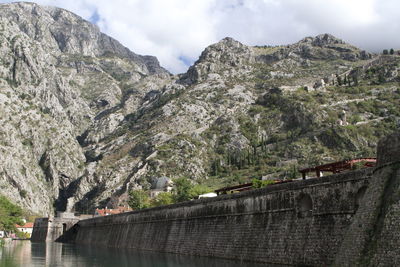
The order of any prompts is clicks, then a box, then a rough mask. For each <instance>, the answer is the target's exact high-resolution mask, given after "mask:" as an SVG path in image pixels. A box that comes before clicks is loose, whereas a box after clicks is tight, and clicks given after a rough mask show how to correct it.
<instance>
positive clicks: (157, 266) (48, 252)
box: [0, 241, 270, 267]
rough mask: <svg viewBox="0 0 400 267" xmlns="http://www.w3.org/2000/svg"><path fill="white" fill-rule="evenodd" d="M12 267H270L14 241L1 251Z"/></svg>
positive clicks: (3, 265) (0, 263)
mask: <svg viewBox="0 0 400 267" xmlns="http://www.w3.org/2000/svg"><path fill="white" fill-rule="evenodd" d="M13 266H51V267H56V266H63V267H64V266H65V267H81V266H92V267H95V266H96V267H97V266H99V267H100V266H101V267H103V266H109V267H119V266H130V267H131V266H132V267H191V266H194V267H238V266H245V267H250V266H254V267H265V266H267V265H262V264H257V263H248V262H246V263H244V262H242V263H240V262H237V261H231V260H223V259H214V258H206V257H191V256H181V255H175V254H167V253H153V252H139V251H136V250H126V249H106V248H97V247H89V246H75V245H71V244H62V243H53V242H48V243H31V242H30V241H12V242H10V243H8V244H6V245H5V246H4V247H2V248H1V247H0V267H13ZM269 266H270V265H269Z"/></svg>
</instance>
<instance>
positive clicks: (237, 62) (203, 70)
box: [184, 37, 252, 83]
mask: <svg viewBox="0 0 400 267" xmlns="http://www.w3.org/2000/svg"><path fill="white" fill-rule="evenodd" d="M251 60H252V50H251V49H250V48H249V47H248V46H246V45H244V44H242V43H240V42H239V41H236V40H235V39H233V38H231V37H225V38H224V39H222V40H221V41H219V42H218V43H215V44H212V45H210V46H209V47H207V48H206V49H205V50H204V51H203V52H202V53H201V55H200V57H199V59H198V60H197V61H196V62H195V64H194V65H193V66H192V67H190V69H189V71H188V73H187V75H185V76H184V78H185V79H187V80H189V82H192V83H193V82H199V81H201V80H204V79H206V77H207V76H208V74H210V73H221V72H223V71H224V70H226V69H231V70H233V69H235V68H238V67H241V66H243V64H245V63H248V62H249V61H251Z"/></svg>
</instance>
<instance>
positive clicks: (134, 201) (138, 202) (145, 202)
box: [128, 189, 150, 210]
mask: <svg viewBox="0 0 400 267" xmlns="http://www.w3.org/2000/svg"><path fill="white" fill-rule="evenodd" d="M128 205H129V207H131V208H132V209H134V210H140V209H145V208H148V207H149V206H150V197H149V194H148V193H147V192H146V191H144V190H141V189H137V190H131V191H130V192H129V200H128Z"/></svg>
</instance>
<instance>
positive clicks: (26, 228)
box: [15, 222, 33, 237]
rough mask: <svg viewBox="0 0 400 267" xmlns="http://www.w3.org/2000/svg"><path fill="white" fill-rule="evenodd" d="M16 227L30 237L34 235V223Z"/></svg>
mask: <svg viewBox="0 0 400 267" xmlns="http://www.w3.org/2000/svg"><path fill="white" fill-rule="evenodd" d="M15 227H16V228H17V229H18V231H20V232H23V233H27V234H29V237H30V236H31V235H32V232H33V222H27V223H25V224H24V225H19V224H16V225H15Z"/></svg>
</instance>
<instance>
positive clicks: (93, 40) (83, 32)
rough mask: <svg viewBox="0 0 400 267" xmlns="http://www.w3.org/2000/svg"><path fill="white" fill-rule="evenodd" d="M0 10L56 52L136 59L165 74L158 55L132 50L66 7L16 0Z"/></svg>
mask: <svg viewBox="0 0 400 267" xmlns="http://www.w3.org/2000/svg"><path fill="white" fill-rule="evenodd" d="M0 13H1V15H2V18H3V19H7V20H8V21H10V22H11V23H15V24H16V27H18V28H19V30H20V31H21V32H23V33H24V34H26V35H27V36H28V37H29V38H30V39H31V40H34V41H37V42H40V43H41V45H43V46H45V47H47V49H50V50H53V51H55V52H61V53H68V54H79V55H82V56H102V55H107V54H114V55H117V56H119V57H124V58H129V59H131V60H133V61H135V62H136V63H137V64H138V65H140V67H141V68H142V69H143V71H144V72H145V73H149V74H153V73H167V71H166V70H165V69H164V68H162V67H160V64H159V62H158V60H157V58H155V57H153V56H140V55H137V54H135V53H133V52H132V51H130V50H129V49H128V48H126V47H124V46H123V45H122V44H120V43H119V42H118V41H116V40H115V39H113V38H111V37H109V36H107V35H105V34H103V33H101V32H100V30H99V28H98V27H97V26H96V25H93V24H92V23H90V22H88V21H86V20H84V19H83V18H81V17H79V16H78V15H76V14H74V13H72V12H69V11H67V10H65V9H62V8H57V7H50V6H40V5H37V4H35V3H27V2H17V3H11V4H1V5H0Z"/></svg>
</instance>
